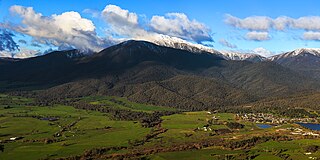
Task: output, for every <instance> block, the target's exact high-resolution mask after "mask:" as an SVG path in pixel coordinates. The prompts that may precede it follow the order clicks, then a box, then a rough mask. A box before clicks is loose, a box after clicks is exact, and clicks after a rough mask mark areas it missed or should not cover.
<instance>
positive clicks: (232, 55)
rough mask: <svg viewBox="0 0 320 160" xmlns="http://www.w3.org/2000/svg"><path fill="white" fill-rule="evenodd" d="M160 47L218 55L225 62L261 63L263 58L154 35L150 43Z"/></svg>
mask: <svg viewBox="0 0 320 160" xmlns="http://www.w3.org/2000/svg"><path fill="white" fill-rule="evenodd" d="M151 42H152V43H155V44H157V45H160V46H165V47H171V48H176V49H182V50H187V51H190V52H193V53H203V52H206V53H211V54H215V55H218V56H220V57H222V58H224V59H226V60H253V59H255V60H253V61H262V60H263V59H264V57H262V56H259V55H257V54H242V53H240V52H231V51H217V50H215V49H213V48H210V47H207V46H204V45H202V44H195V43H191V42H188V41H186V40H183V39H180V38H176V37H170V36H167V35H160V34H159V35H156V37H154V40H152V41H151Z"/></svg>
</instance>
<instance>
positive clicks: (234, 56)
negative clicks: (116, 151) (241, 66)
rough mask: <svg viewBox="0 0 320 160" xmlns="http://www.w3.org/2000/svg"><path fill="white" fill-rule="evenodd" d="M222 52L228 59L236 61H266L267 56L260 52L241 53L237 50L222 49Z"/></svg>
mask: <svg viewBox="0 0 320 160" xmlns="http://www.w3.org/2000/svg"><path fill="white" fill-rule="evenodd" d="M220 53H221V54H222V55H223V56H224V57H225V59H227V60H235V61H243V60H246V61H250V62H262V61H265V60H266V59H267V58H265V57H263V56H260V55H258V54H253V53H240V52H235V51H220Z"/></svg>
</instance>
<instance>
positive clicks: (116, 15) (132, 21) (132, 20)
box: [101, 5, 144, 36]
mask: <svg viewBox="0 0 320 160" xmlns="http://www.w3.org/2000/svg"><path fill="white" fill-rule="evenodd" d="M101 15H102V17H103V18H104V19H105V20H106V22H107V23H108V25H110V27H111V29H112V30H113V31H115V32H116V33H117V34H119V35H124V36H138V35H140V34H144V33H140V32H143V29H142V28H140V26H139V22H138V15H137V14H136V13H132V12H129V11H128V10H125V9H122V8H120V7H118V6H116V5H107V6H106V7H105V8H104V10H103V11H102V13H101Z"/></svg>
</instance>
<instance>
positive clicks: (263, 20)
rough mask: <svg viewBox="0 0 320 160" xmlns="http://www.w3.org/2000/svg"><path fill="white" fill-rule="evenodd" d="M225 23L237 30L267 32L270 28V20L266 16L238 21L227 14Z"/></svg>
mask: <svg viewBox="0 0 320 160" xmlns="http://www.w3.org/2000/svg"><path fill="white" fill-rule="evenodd" d="M225 23H226V24H229V25H231V26H233V27H236V28H239V29H247V30H259V31H267V30H269V28H270V27H271V26H272V19H271V18H269V17H266V16H252V17H247V18H244V19H240V18H238V17H234V16H232V15H230V14H227V15H226V18H225Z"/></svg>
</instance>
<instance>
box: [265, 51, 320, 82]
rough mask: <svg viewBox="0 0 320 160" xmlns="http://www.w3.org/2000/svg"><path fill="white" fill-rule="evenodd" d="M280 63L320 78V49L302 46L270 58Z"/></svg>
mask: <svg viewBox="0 0 320 160" xmlns="http://www.w3.org/2000/svg"><path fill="white" fill-rule="evenodd" d="M270 60H271V61H274V62H276V63H278V64H281V65H283V66H285V67H288V68H290V69H292V70H295V71H297V72H300V73H302V74H304V75H306V76H311V77H313V78H315V79H320V49H319V48H302V49H297V50H294V51H291V52H286V53H283V54H280V55H276V56H273V57H271V58H270Z"/></svg>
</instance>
